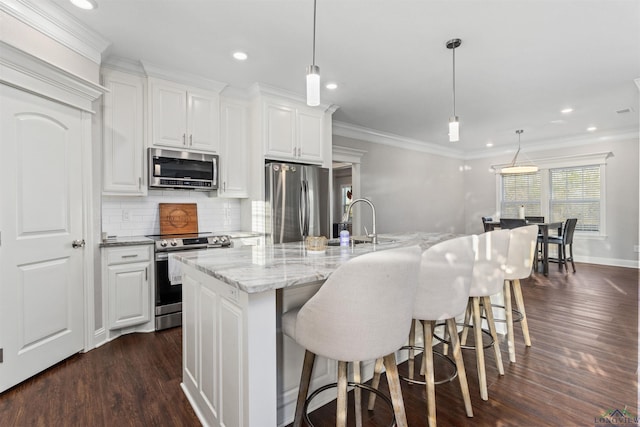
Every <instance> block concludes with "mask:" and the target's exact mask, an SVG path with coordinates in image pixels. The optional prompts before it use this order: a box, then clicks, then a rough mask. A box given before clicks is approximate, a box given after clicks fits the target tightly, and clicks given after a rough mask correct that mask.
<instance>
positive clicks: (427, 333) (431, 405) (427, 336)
mask: <svg viewBox="0 0 640 427" xmlns="http://www.w3.org/2000/svg"><path fill="white" fill-rule="evenodd" d="M433 325H435V322H432V321H428V320H423V321H422V328H423V330H424V352H423V353H422V358H423V360H424V361H425V363H424V365H425V372H424V382H425V383H426V393H427V419H428V420H429V427H435V426H436V385H435V380H434V378H433Z"/></svg>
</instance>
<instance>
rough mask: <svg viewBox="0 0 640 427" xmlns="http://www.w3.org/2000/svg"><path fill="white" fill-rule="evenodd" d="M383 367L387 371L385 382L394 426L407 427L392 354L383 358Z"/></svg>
mask: <svg viewBox="0 0 640 427" xmlns="http://www.w3.org/2000/svg"><path fill="white" fill-rule="evenodd" d="M384 367H385V369H386V370H387V382H388V383H389V392H390V393H391V402H392V403H393V412H394V414H395V416H396V425H397V426H398V427H409V424H408V423H407V414H406V412H405V410H404V401H403V400H402V390H401V389H400V376H399V375H398V366H397V365H396V355H395V354H394V353H391V354H389V355H387V356H385V357H384Z"/></svg>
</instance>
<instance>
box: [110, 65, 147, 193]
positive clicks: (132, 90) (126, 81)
mask: <svg viewBox="0 0 640 427" xmlns="http://www.w3.org/2000/svg"><path fill="white" fill-rule="evenodd" d="M102 80H103V85H104V86H105V87H106V88H108V89H109V92H108V93H106V94H105V95H104V101H103V143H102V155H103V156H102V158H103V168H102V170H103V177H102V193H103V194H106V195H134V196H143V195H146V194H147V184H146V178H145V156H144V79H143V78H142V77H139V76H136V75H133V74H127V73H123V72H120V71H115V70H110V69H103V71H102Z"/></svg>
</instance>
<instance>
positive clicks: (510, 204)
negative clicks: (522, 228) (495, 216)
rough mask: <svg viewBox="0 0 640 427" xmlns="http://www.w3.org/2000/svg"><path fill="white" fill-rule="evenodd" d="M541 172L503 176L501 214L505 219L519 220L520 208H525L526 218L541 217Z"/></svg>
mask: <svg viewBox="0 0 640 427" xmlns="http://www.w3.org/2000/svg"><path fill="white" fill-rule="evenodd" d="M541 189H542V184H541V176H540V172H539V171H538V172H534V173H526V174H513V175H503V176H502V197H501V198H500V200H501V206H500V212H501V216H502V217H504V218H518V210H519V208H520V206H524V214H525V216H542V215H541V213H540V212H541V204H540V201H541V200H542V198H541V194H542V192H541Z"/></svg>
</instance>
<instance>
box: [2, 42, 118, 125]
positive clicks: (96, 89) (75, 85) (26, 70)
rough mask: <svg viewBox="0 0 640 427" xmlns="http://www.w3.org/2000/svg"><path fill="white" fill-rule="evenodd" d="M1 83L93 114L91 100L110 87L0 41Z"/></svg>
mask: <svg viewBox="0 0 640 427" xmlns="http://www.w3.org/2000/svg"><path fill="white" fill-rule="evenodd" d="M0 83H4V84H7V85H9V86H13V87H16V88H20V89H22V90H26V91H28V92H32V93H35V94H36V95H40V96H44V97H46V98H50V99H53V100H55V101H58V102H61V103H63V104H67V105H70V106H72V107H75V108H79V109H81V110H84V111H88V112H90V113H94V111H93V110H92V103H93V101H95V100H96V99H98V98H99V97H100V96H102V94H103V93H107V92H109V90H108V89H107V88H105V87H103V86H100V85H98V84H95V83H93V82H91V81H89V80H86V79H84V78H82V77H80V76H78V75H76V74H73V73H70V72H68V71H66V70H63V69H62V68H58V67H56V66H55V65H52V64H50V63H48V62H46V61H43V60H42V59H40V58H37V57H35V56H33V55H31V54H29V53H26V52H24V51H22V50H20V49H17V48H16V47H14V46H11V45H9V44H7V43H4V42H3V41H0Z"/></svg>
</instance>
